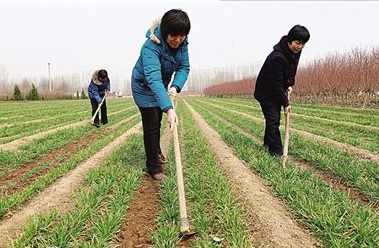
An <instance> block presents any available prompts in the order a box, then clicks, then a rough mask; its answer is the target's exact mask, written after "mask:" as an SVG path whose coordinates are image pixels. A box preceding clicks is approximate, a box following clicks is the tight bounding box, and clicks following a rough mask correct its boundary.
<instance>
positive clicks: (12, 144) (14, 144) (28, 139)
mask: <svg viewBox="0 0 379 248" xmlns="http://www.w3.org/2000/svg"><path fill="white" fill-rule="evenodd" d="M128 109H130V108H127V109H125V110H120V111H117V112H114V113H111V114H109V115H115V114H117V113H119V112H123V111H127V110H128ZM109 115H108V116H109ZM89 122H90V121H89V120H83V121H79V122H75V123H72V124H68V125H64V126H61V127H57V128H54V129H50V130H47V131H44V132H40V133H37V134H34V135H31V136H27V137H23V138H20V139H17V140H14V141H11V142H9V143H6V144H1V145H0V150H7V151H17V149H18V147H19V146H21V145H25V144H27V143H29V142H31V141H33V140H35V139H39V138H41V137H44V136H46V135H49V134H52V133H55V132H58V131H59V130H63V129H67V128H74V127H79V126H84V125H86V124H88V123H89Z"/></svg>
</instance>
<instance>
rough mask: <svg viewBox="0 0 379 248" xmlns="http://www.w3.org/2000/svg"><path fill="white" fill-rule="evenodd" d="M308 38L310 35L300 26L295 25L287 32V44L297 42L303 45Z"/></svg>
mask: <svg viewBox="0 0 379 248" xmlns="http://www.w3.org/2000/svg"><path fill="white" fill-rule="evenodd" d="M309 37H310V34H309V31H308V29H307V28H306V27H304V26H301V25H295V26H293V27H292V28H291V30H290V31H289V32H288V35H287V42H292V41H294V40H298V41H301V42H302V43H304V44H305V43H307V41H308V40H309Z"/></svg>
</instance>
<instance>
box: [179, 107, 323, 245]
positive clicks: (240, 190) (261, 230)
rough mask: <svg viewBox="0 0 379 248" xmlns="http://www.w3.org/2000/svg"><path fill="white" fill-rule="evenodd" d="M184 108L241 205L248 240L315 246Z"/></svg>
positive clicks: (228, 150)
mask: <svg viewBox="0 0 379 248" xmlns="http://www.w3.org/2000/svg"><path fill="white" fill-rule="evenodd" d="M186 105H187V106H188V108H189V109H190V111H191V113H192V114H193V116H194V117H195V119H196V121H197V123H198V124H199V127H200V129H201V132H202V134H203V135H204V137H205V138H206V140H207V142H208V144H209V146H210V148H211V150H212V151H213V153H214V154H215V155H216V157H217V161H218V162H219V165H220V166H221V168H222V169H223V170H224V172H225V175H226V176H227V177H228V180H229V181H230V183H231V184H232V186H233V188H234V189H235V192H236V194H237V195H238V196H239V198H240V199H242V200H243V202H244V207H245V210H246V213H247V215H248V216H252V218H250V219H249V220H248V222H249V224H250V225H251V226H252V227H253V228H254V230H255V235H254V237H252V239H253V240H254V241H255V242H256V245H257V246H258V247H296V248H300V247H304V248H310V247H315V245H314V244H316V243H318V242H317V241H316V240H315V239H314V238H312V237H311V236H310V234H309V233H308V232H306V231H304V230H303V229H301V228H300V227H299V226H298V224H297V223H296V222H295V221H293V219H292V218H291V216H290V214H289V213H288V212H287V211H286V210H285V207H284V206H283V205H282V203H281V202H280V201H279V200H278V199H276V198H275V197H273V196H272V193H271V192H270V190H269V189H268V188H267V187H266V186H265V184H264V181H263V180H262V179H261V178H259V177H258V176H256V175H255V174H254V173H253V172H252V171H251V169H249V168H247V166H246V165H245V164H244V163H243V162H242V161H241V160H240V159H238V158H237V157H236V156H235V155H234V153H233V150H232V149H231V148H230V147H229V146H228V145H227V144H226V143H225V142H224V141H223V140H222V138H221V136H220V135H219V134H218V133H217V132H216V131H215V130H213V129H212V128H211V127H210V126H209V125H208V124H207V123H206V122H205V121H204V119H203V118H202V117H201V116H200V115H199V114H198V113H197V112H195V110H194V109H193V108H192V107H191V106H189V105H188V104H187V103H186Z"/></svg>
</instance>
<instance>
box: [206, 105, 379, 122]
mask: <svg viewBox="0 0 379 248" xmlns="http://www.w3.org/2000/svg"><path fill="white" fill-rule="evenodd" d="M202 99H207V100H208V99H209V100H214V101H217V102H218V104H220V103H222V105H224V104H234V105H239V106H240V107H241V106H246V107H247V108H251V109H253V110H260V109H261V108H260V106H259V103H258V101H256V100H255V99H252V98H250V99H238V98H223V99H222V100H221V99H217V98H202ZM291 106H292V110H293V112H294V113H297V114H302V115H307V116H310V117H319V118H324V119H328V120H334V121H340V122H347V123H355V124H360V125H368V126H374V127H379V111H378V110H376V109H357V108H342V107H332V106H322V105H304V104H297V103H296V102H295V103H291Z"/></svg>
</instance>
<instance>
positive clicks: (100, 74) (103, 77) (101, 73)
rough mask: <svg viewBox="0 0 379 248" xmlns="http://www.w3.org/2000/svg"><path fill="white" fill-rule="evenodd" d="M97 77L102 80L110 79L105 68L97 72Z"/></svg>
mask: <svg viewBox="0 0 379 248" xmlns="http://www.w3.org/2000/svg"><path fill="white" fill-rule="evenodd" d="M97 77H98V78H99V80H100V81H101V82H106V81H109V79H108V72H107V71H106V70H104V69H101V70H99V72H98V74H97Z"/></svg>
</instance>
